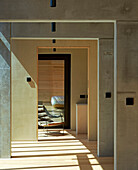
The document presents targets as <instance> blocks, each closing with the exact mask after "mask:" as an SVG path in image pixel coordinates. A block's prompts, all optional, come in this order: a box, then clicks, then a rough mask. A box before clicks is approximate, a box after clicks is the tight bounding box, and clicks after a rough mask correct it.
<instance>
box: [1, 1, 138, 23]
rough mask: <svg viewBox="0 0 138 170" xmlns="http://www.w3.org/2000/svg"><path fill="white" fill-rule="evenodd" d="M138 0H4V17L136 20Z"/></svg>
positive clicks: (2, 13) (2, 9)
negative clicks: (53, 1) (51, 2)
mask: <svg viewBox="0 0 138 170" xmlns="http://www.w3.org/2000/svg"><path fill="white" fill-rule="evenodd" d="M137 6H138V1H137V0H133V1H131V0H128V1H120V0H113V1H107V0H102V1H101V0H86V1H84V0H76V1H74V0H66V1H65V0H58V1H57V6H56V7H55V8H54V7H53V8H51V7H50V1H49V0H41V1H40V0H30V1H29V2H28V0H20V1H19V0H14V1H11V0H6V1H5V0H1V6H0V19H1V20H5V19H7V20H9V21H15V20H20V21H23V20H28V21H29V20H30V21H31V20H32V21H38V22H42V21H50V20H118V19H120V20H131V19H133V20H136V19H138V16H137Z"/></svg>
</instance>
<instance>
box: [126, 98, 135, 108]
mask: <svg viewBox="0 0 138 170" xmlns="http://www.w3.org/2000/svg"><path fill="white" fill-rule="evenodd" d="M126 105H129V106H131V105H134V98H132V97H128V98H126Z"/></svg>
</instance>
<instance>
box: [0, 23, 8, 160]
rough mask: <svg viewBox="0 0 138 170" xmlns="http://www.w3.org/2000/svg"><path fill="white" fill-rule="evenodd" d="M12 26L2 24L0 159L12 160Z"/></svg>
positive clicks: (0, 33) (0, 43) (0, 47)
mask: <svg viewBox="0 0 138 170" xmlns="http://www.w3.org/2000/svg"><path fill="white" fill-rule="evenodd" d="M10 138H11V137H10V24H6V23H0V158H10V156H11V140H10Z"/></svg>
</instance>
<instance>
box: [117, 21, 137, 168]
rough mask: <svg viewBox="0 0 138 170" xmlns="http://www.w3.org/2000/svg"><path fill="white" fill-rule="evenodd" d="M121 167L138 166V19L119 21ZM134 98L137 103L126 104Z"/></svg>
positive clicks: (118, 149)
mask: <svg viewBox="0 0 138 170" xmlns="http://www.w3.org/2000/svg"><path fill="white" fill-rule="evenodd" d="M117 36H118V40H117V117H116V120H117V125H116V139H117V141H116V143H115V145H116V152H115V161H117V167H115V169H117V170H130V169H131V170H136V169H138V46H137V45H138V22H117ZM126 98H134V105H126Z"/></svg>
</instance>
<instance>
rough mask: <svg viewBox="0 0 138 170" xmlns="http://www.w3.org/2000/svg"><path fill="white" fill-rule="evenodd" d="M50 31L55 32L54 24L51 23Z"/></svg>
mask: <svg viewBox="0 0 138 170" xmlns="http://www.w3.org/2000/svg"><path fill="white" fill-rule="evenodd" d="M51 31H52V32H56V23H55V22H52V23H51Z"/></svg>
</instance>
